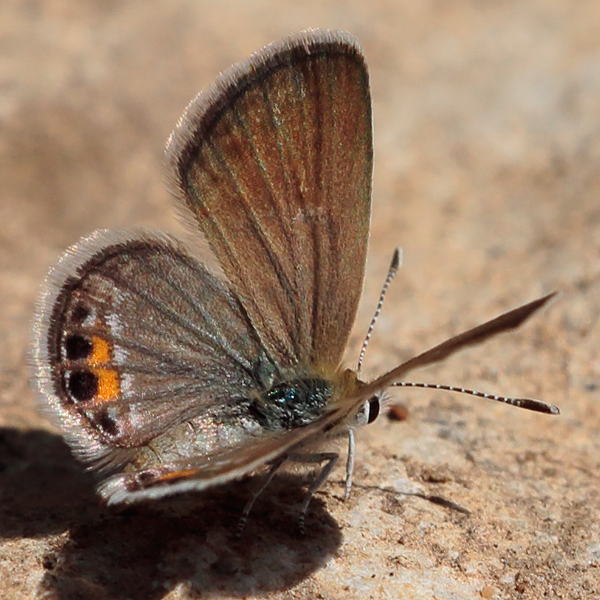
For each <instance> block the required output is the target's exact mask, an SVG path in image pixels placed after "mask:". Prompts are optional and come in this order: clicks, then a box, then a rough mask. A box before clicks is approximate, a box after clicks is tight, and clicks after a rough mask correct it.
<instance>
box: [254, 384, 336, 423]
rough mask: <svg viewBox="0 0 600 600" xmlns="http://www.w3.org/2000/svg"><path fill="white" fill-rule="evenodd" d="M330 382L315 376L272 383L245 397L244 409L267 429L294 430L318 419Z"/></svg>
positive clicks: (330, 390) (329, 392) (329, 393)
mask: <svg viewBox="0 0 600 600" xmlns="http://www.w3.org/2000/svg"><path fill="white" fill-rule="evenodd" d="M332 394H333V389H332V386H331V383H329V382H328V381H326V380H325V379H321V378H318V377H305V378H298V379H293V380H291V381H286V382H283V383H279V384H277V385H274V386H273V387H271V388H270V389H268V390H266V391H264V392H262V393H260V394H257V395H256V397H254V398H251V399H248V400H247V404H246V407H247V410H248V411H249V413H250V414H251V415H252V416H253V417H254V418H255V419H256V420H257V421H258V423H259V424H260V425H261V426H262V427H263V428H265V429H267V430H278V429H295V428H296V427H303V426H305V425H309V424H310V423H312V422H314V421H315V420H316V419H318V418H319V417H320V416H321V415H322V414H323V413H324V410H325V407H326V406H327V404H328V403H329V400H330V399H331V396H332Z"/></svg>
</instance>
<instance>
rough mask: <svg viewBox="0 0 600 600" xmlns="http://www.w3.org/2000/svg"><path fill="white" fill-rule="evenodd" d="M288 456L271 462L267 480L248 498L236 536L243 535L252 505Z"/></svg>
mask: <svg viewBox="0 0 600 600" xmlns="http://www.w3.org/2000/svg"><path fill="white" fill-rule="evenodd" d="M287 458H288V457H287V456H285V455H284V456H280V457H279V458H278V459H277V460H276V461H274V462H273V463H271V468H270V469H269V472H268V473H267V478H266V479H265V482H264V483H263V484H262V485H261V486H260V488H258V490H256V491H255V492H254V494H252V496H251V498H250V500H248V502H247V503H246V506H244V510H243V511H242V516H241V517H240V521H239V523H238V526H237V531H236V537H238V538H239V537H241V535H242V533H243V531H244V527H246V523H247V522H248V517H249V516H250V511H251V510H252V507H253V506H254V503H255V502H256V499H257V498H258V497H259V496H260V495H261V494H262V493H263V492H264V491H265V489H266V487H267V486H268V485H269V483H271V480H272V479H273V477H274V476H275V473H277V471H278V470H279V467H281V465H282V464H283V463H284V462H285V461H286V460H287Z"/></svg>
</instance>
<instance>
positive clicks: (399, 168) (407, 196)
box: [0, 0, 600, 600]
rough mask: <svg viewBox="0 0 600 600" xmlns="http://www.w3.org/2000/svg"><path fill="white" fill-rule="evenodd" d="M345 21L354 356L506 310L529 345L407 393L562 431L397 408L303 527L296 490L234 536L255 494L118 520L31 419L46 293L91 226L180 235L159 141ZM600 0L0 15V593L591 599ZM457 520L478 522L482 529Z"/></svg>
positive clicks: (275, 499)
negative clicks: (302, 41)
mask: <svg viewBox="0 0 600 600" xmlns="http://www.w3.org/2000/svg"><path fill="white" fill-rule="evenodd" d="M310 26H313V27H314V26H318V27H329V28H340V29H346V30H349V31H351V32H352V33H354V34H355V35H357V36H358V37H359V39H360V40H361V42H362V44H363V46H364V48H365V52H366V55H367V58H368V61H369V65H370V68H371V78H372V91H373V97H374V116H375V150H376V161H375V188H374V213H373V221H372V237H371V246H370V253H369V264H368V273H367V281H366V285H365V293H364V297H363V303H362V305H361V309H360V313H359V316H358V319H357V323H356V327H355V332H354V334H353V337H352V344H351V348H349V352H348V362H349V364H353V363H354V362H355V360H356V357H357V353H358V349H359V347H360V344H361V341H362V337H363V335H364V332H365V330H366V327H367V325H368V322H369V319H370V317H371V314H372V312H373V309H374V307H375V305H376V302H377V296H378V294H379V290H380V286H381V283H382V281H383V278H384V277H385V272H386V269H387V266H388V261H389V259H390V257H391V253H392V250H393V248H394V247H395V246H397V245H401V246H402V247H403V249H404V257H405V258H404V265H403V267H402V269H401V271H400V273H399V275H398V277H397V279H396V281H395V282H394V284H393V286H392V288H391V290H390V292H389V295H388V297H387V300H386V305H385V307H384V311H383V314H382V316H381V318H380V320H379V323H378V327H377V329H376V332H375V334H374V336H373V339H372V342H371V345H370V347H369V350H368V353H367V357H366V365H365V374H366V375H369V376H374V375H376V374H378V373H381V372H382V371H383V370H384V369H386V368H390V367H392V366H394V365H395V364H397V363H398V362H399V361H401V360H402V359H405V358H407V357H410V356H411V355H413V354H415V353H417V352H420V351H422V350H424V349H426V348H427V347H429V346H431V345H434V344H436V343H438V342H439V341H442V340H443V339H445V338H446V337H448V336H449V335H451V334H454V333H457V332H459V331H461V330H462V329H466V328H468V327H471V326H473V325H476V324H477V323H479V322H481V321H484V320H486V319H488V318H491V317H493V316H495V315H496V314H498V313H500V312H502V311H504V310H507V309H509V308H511V307H514V306H517V305H519V304H522V303H524V302H526V301H529V300H531V299H533V298H535V297H537V296H540V295H542V294H545V293H548V292H550V291H552V290H559V291H561V292H562V295H561V296H560V297H559V298H558V299H557V300H555V301H554V302H553V303H552V304H551V306H549V307H548V308H547V309H545V310H544V311H543V313H542V314H540V315H539V316H538V317H536V318H535V319H534V320H532V321H531V322H529V323H527V324H526V325H525V326H524V327H523V328H522V329H521V330H519V331H517V332H515V333H513V334H510V335H505V336H503V337H501V338H499V339H496V340H494V341H493V342H490V343H488V344H486V345H485V346H483V347H481V348H478V349H473V350H470V351H468V352H464V353H462V354H460V355H458V356H456V357H453V358H452V359H451V360H448V361H447V362H446V363H444V364H442V365H439V366H437V367H435V368H431V369H429V370H428V371H424V372H423V373H419V374H418V375H416V376H415V377H416V378H418V380H425V381H432V382H439V383H450V384H455V385H460V386H466V387H472V388H476V389H481V390H483V391H488V392H493V393H503V394H512V395H524V396H532V397H537V398H542V399H544V400H546V401H549V402H553V403H555V404H557V405H559V406H560V407H561V409H562V414H561V416H560V417H549V416H545V415H538V414H532V413H527V412H525V411H519V410H517V409H514V408H511V407H506V406H501V405H495V404H492V403H489V402H488V403H486V401H481V400H477V399H474V398H469V397H460V396H452V395H449V394H447V393H444V392H432V391H419V390H414V391H402V392H393V397H394V399H398V400H401V401H402V403H403V404H404V405H405V406H406V407H407V409H408V416H407V419H406V420H404V421H392V420H388V419H386V418H385V417H384V418H380V419H379V420H378V421H376V422H375V423H374V424H373V425H371V426H369V427H368V428H365V429H364V431H362V432H360V434H359V436H358V454H357V467H356V474H355V481H356V486H355V488H354V493H353V496H352V497H351V499H350V500H349V501H348V502H346V503H344V502H342V501H341V495H342V491H343V488H342V486H341V481H342V478H343V470H342V469H338V470H336V471H335V472H334V475H333V477H332V478H331V480H330V482H329V483H327V484H326V485H325V486H324V488H323V490H322V492H320V493H319V494H318V495H317V497H316V499H315V501H314V502H313V504H312V505H311V509H310V511H309V517H308V520H307V534H306V535H305V536H301V535H299V533H298V528H297V521H296V516H295V515H296V511H297V509H298V504H299V502H301V499H302V493H303V491H302V484H303V482H304V479H303V478H302V477H301V474H298V473H294V474H290V475H289V476H282V477H280V478H279V479H277V481H276V482H274V484H273V486H271V487H270V488H269V491H268V492H267V493H265V494H264V495H263V496H261V498H260V499H259V501H258V502H257V505H256V508H255V510H254V512H253V514H252V518H251V520H250V522H249V524H248V526H247V529H246V532H245V535H244V536H243V537H242V539H241V540H239V541H238V540H236V539H235V536H234V532H235V527H236V523H237V519H238V515H239V512H240V510H241V507H243V505H244V503H245V501H246V499H247V498H248V495H249V493H250V492H251V490H252V489H253V483H254V484H255V483H256V482H246V481H245V482H241V483H238V484H235V485H232V486H227V487H225V488H223V489H217V490H215V491H214V492H212V493H208V494H205V495H202V496H199V495H196V496H192V495H190V496H187V497H182V498H175V499H172V500H169V501H168V502H161V503H156V504H155V505H152V506H140V507H137V508H135V509H131V510H128V511H125V512H123V513H115V512H113V511H109V510H107V509H104V508H101V507H99V504H98V501H97V498H96V497H95V495H94V491H93V483H92V480H91V478H90V477H89V476H88V475H86V474H84V473H83V471H82V469H81V467H80V466H79V465H78V464H77V463H76V462H75V461H74V460H73V459H72V458H71V457H70V453H69V451H68V448H67V447H66V445H65V444H64V443H63V442H62V440H61V438H60V436H59V434H58V432H57V431H55V430H53V429H52V428H51V427H50V425H48V424H47V422H46V421H45V419H44V418H43V417H41V416H40V415H39V414H38V412H37V409H36V404H35V400H34V395H33V393H32V392H31V391H30V389H29V387H28V383H27V367H26V352H27V349H28V345H29V340H30V337H31V332H30V329H31V325H30V321H31V315H32V310H33V302H34V298H35V296H36V293H37V290H38V286H39V284H40V283H41V281H42V279H43V277H44V274H45V272H46V271H47V269H48V268H49V266H50V265H52V264H54V262H55V261H56V259H57V257H58V256H59V255H60V253H61V252H62V251H63V250H64V248H66V247H67V246H68V245H70V244H72V243H74V242H75V241H77V239H78V238H79V237H80V236H81V235H83V234H86V233H88V232H90V231H92V230H94V229H97V228H101V227H107V228H122V227H133V226H149V227H156V228H160V229H167V230H169V231H174V232H177V231H180V230H181V228H180V227H179V225H178V224H177V222H176V219H175V217H174V211H173V203H172V201H171V199H170V198H169V195H168V193H167V192H166V191H165V188H164V186H163V184H162V179H163V171H162V169H161V159H162V155H161V149H162V147H163V144H164V141H165V139H166V137H167V135H168V134H169V132H170V129H171V128H172V126H173V125H174V123H175V122H176V120H177V118H178V117H179V114H180V113H181V111H182V109H183V107H184V106H185V105H186V104H187V102H188V101H189V100H190V99H191V98H192V97H193V96H194V95H195V94H196V92H197V91H198V90H199V89H201V88H202V87H204V86H205V85H207V84H208V83H210V82H211V81H212V80H213V79H214V77H215V75H216V74H217V73H218V72H219V71H220V70H222V69H224V68H226V67H227V66H228V65H229V64H231V63H232V62H234V61H236V60H240V59H242V58H245V57H246V56H247V55H248V54H249V53H250V52H252V51H254V50H256V49H257V48H259V47H260V46H262V45H264V44H265V43H268V42H270V41H272V40H274V39H277V38H279V37H282V36H283V35H285V34H287V33H289V32H290V31H294V30H300V29H304V28H306V27H310ZM599 29H600V6H599V5H598V4H597V3H595V2H589V1H588V2H578V3H573V2H571V1H570V0H544V1H542V0H532V1H530V2H526V3H523V2H517V1H511V0H507V1H504V2H461V1H458V0H449V1H445V2H434V1H426V2H422V1H415V0H412V1H411V0H401V1H397V0H393V1H390V0H371V1H369V2H365V1H350V2H346V3H336V2H323V3H322V2H307V3H298V2H294V1H291V0H281V1H278V2H272V1H268V0H267V1H264V2H246V1H243V0H237V1H236V0H232V1H229V2H209V1H201V2H198V1H194V0H177V1H176V2H168V1H167V0H162V1H159V0H131V1H130V2H127V3H120V2H110V1H107V0H103V1H93V0H84V1H82V2H76V3H74V2H68V1H66V0H55V1H54V2H46V3H44V2H35V1H25V0H12V1H10V0H8V1H5V2H4V4H3V8H2V18H1V19H0V31H1V35H0V40H1V41H0V44H1V48H2V56H3V62H2V67H1V71H0V82H1V85H0V128H1V133H0V180H1V181H2V199H1V201H0V222H1V223H2V226H1V228H0V247H1V248H2V251H1V252H0V265H1V266H0V294H1V296H0V335H1V337H2V340H3V343H2V345H1V346H0V597H2V598H11V599H15V600H16V599H21V598H37V597H39V598H49V599H55V598H56V599H61V600H70V599H75V598H95V599H107V600H108V599H119V600H121V599H122V600H125V599H133V600H142V599H162V598H168V599H173V600H175V599H179V598H213V597H220V598H240V597H248V598H252V597H265V598H272V599H284V598H285V599H287V598H290V599H291V598H295V599H316V598H327V599H328V600H336V599H340V600H341V599H348V598H361V599H366V598H374V599H378V600H379V599H385V598H390V599H395V600H397V599H398V598H410V599H412V600H418V599H421V598H423V599H425V598H427V599H429V598H434V597H435V598H438V599H451V598H461V599H462V598H479V597H481V598H494V599H511V600H517V599H519V600H520V599H528V600H529V599H531V600H533V599H536V600H537V599H540V598H546V597H547V598H565V599H571V598H590V599H591V598H598V597H600V583H599V582H600V576H599V573H600V497H599V489H600V486H599V474H600V470H599V466H600V465H599V458H598V457H599V456H600V356H599V349H600V201H599V199H600V167H599V165H600V38H599V37H598V31H599ZM467 511H468V512H467Z"/></svg>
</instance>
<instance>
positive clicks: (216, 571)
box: [0, 429, 341, 600]
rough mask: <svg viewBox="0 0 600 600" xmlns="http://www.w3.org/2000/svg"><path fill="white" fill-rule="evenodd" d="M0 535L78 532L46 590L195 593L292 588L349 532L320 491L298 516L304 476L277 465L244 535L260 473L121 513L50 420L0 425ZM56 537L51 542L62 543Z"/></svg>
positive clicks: (60, 596) (54, 560)
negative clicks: (241, 524)
mask: <svg viewBox="0 0 600 600" xmlns="http://www.w3.org/2000/svg"><path fill="white" fill-rule="evenodd" d="M0 468H1V469H2V471H0V481H1V482H2V483H1V489H0V511H1V513H0V537H3V538H7V537H11V538H17V537H39V536H46V535H49V534H60V533H63V532H68V536H66V541H64V542H63V541H62V536H61V538H60V541H58V540H57V541H56V542H52V543H53V544H54V545H55V547H54V549H52V550H50V551H48V552H47V554H46V556H45V558H44V567H45V569H46V575H45V577H44V578H43V580H42V582H41V584H40V588H39V590H38V594H39V595H40V596H43V597H44V598H56V599H57V600H70V599H71V598H95V599H99V600H102V599H107V600H108V599H109V598H110V599H117V600H119V599H125V598H131V599H133V600H138V599H139V600H142V599H150V600H152V599H154V598H156V599H159V598H162V597H163V596H165V595H166V594H167V593H168V592H169V591H170V590H172V589H174V588H182V590H184V591H185V593H186V595H187V596H188V597H190V598H194V597H197V598H200V597H204V596H205V595H206V594H210V595H212V596H215V595H220V594H222V595H233V596H240V597H243V596H247V595H249V594H252V593H261V592H268V591H273V590H283V589H287V588H289V587H291V586H293V585H295V584H297V583H298V582H299V581H301V580H302V579H304V578H305V577H307V576H308V575H309V574H310V573H312V572H314V571H315V570H317V569H319V568H320V567H321V566H322V565H323V564H324V563H325V562H326V561H327V560H328V559H329V558H330V557H331V556H332V555H333V554H334V553H335V551H336V550H337V548H338V547H339V545H340V543H341V532H340V530H339V527H338V525H337V524H336V522H335V521H334V520H333V518H332V517H331V516H330V515H329V513H328V512H327V511H326V509H325V506H324V504H323V502H322V500H320V499H319V498H315V499H313V501H312V502H311V506H310V509H309V513H308V515H307V521H306V531H307V533H306V535H301V534H300V532H299V527H298V510H299V505H300V502H301V501H302V498H303V493H304V490H305V486H304V485H303V484H304V483H305V480H304V479H303V478H301V477H296V476H289V475H282V476H281V477H277V478H276V480H275V481H273V482H272V484H271V485H270V486H269V488H268V489H267V491H266V492H265V493H264V494H263V495H262V496H261V497H260V498H259V499H258V501H257V503H256V504H255V506H254V508H253V511H252V513H251V515H250V520H249V522H248V524H247V526H246V529H245V531H244V533H243V535H242V536H241V538H239V539H238V538H236V537H235V532H236V528H237V524H238V521H239V517H240V515H241V511H242V509H243V507H244V505H245V503H246V500H247V499H248V498H249V497H250V495H251V493H252V491H253V490H254V489H256V486H260V483H261V478H260V477H254V478H250V479H247V480H243V481H240V482H235V483H232V484H227V485H224V486H220V487H217V488H215V489H214V490H209V491H208V492H205V493H202V494H186V495H182V496H177V497H174V498H168V499H164V500H159V501H156V502H153V503H149V504H140V505H134V506H133V507H130V508H127V509H126V510H124V511H122V512H120V513H115V512H114V511H111V510H109V509H106V508H102V507H100V506H99V504H98V498H97V497H96V496H95V494H94V488H93V478H92V477H91V476H89V475H88V474H86V473H84V472H83V471H82V469H81V466H80V465H79V464H78V463H76V462H75V461H74V459H72V458H71V456H70V454H69V450H68V448H67V447H66V445H65V444H64V443H63V442H62V440H61V439H60V437H58V436H55V435H52V434H50V433H48V432H43V431H34V432H18V431H17V430H8V429H4V430H0ZM52 543H51V544H52Z"/></svg>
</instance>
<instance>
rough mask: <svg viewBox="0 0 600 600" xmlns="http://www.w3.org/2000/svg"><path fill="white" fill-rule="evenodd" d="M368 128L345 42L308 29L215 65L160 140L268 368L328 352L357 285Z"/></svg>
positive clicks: (360, 68) (346, 328)
mask: <svg viewBox="0 0 600 600" xmlns="http://www.w3.org/2000/svg"><path fill="white" fill-rule="evenodd" d="M371 134H372V125H371V100H370V93H369V83H368V73H367V68H366V65H365V61H364V57H363V55H362V52H361V50H360V47H359V45H358V42H357V41H356V40H355V39H354V38H353V37H352V36H350V35H348V34H345V33H341V32H326V31H311V32H304V33H302V34H299V35H295V36H291V37H288V38H285V39H284V40H282V41H280V42H277V43H275V44H273V45H270V46H267V47H266V48H264V49H263V50H261V51H259V52H257V53H255V54H253V55H252V56H251V57H250V58H249V59H248V60H246V61H244V62H242V63H240V64H238V65H235V66H233V67H232V68H230V69H229V70H227V71H226V72H225V73H223V74H222V75H221V77H220V78H219V79H218V80H217V82H216V83H215V84H214V85H213V86H212V87H211V88H209V89H208V90H207V91H206V92H204V93H202V94H200V95H199V96H198V97H197V98H196V99H195V100H194V101H193V102H192V103H191V104H190V106H189V107H188V108H187V110H186V112H185V113H184V115H183V116H182V118H181V120H180V122H179V124H178V126H177V128H176V129H175V131H174V132H173V134H172V135H171V138H170V140H169V143H168V145H167V150H166V153H167V158H168V161H169V163H170V165H171V166H172V169H173V171H174V175H175V183H176V186H177V188H178V193H179V195H180V196H181V197H182V199H183V201H184V202H185V204H186V205H187V207H188V208H189V209H190V210H191V212H192V213H193V215H194V217H195V219H196V220H197V222H198V224H199V226H200V228H201V230H202V231H203V233H204V235H205V236H206V238H207V240H208V242H209V244H210V246H211V247H212V250H213V251H214V253H215V254H216V256H217V258H218V260H219V261H220V263H221V265H222V268H223V270H224V272H225V274H226V276H227V278H228V279H229V281H230V282H231V285H232V288H233V290H234V291H235V293H236V294H237V296H238V297H239V300H240V302H241V304H242V305H243V307H244V309H245V311H246V313H247V314H248V316H249V318H250V320H251V322H252V324H253V326H254V328H255V330H256V331H257V333H258V335H259V337H260V339H261V342H262V344H263V345H264V347H265V349H266V351H267V354H268V355H269V356H270V357H271V359H272V360H273V361H274V362H276V363H277V364H278V365H280V367H283V368H285V367H288V366H293V365H295V364H298V363H300V364H301V365H306V366H308V365H311V364H314V363H319V364H325V365H329V366H337V365H338V364H339V361H340V359H341V356H342V353H343V351H344V348H345V346H346V342H347V339H348V335H349V332H350V329H351V327H352V323H353V321H354V317H355V314H356V309H357V305H358V301H359V298H360V294H361V289H362V281H363V274H364V265H365V256H366V249H367V242H368V234H369V221H370V206H371V204H370V194H371V175H372V135H371Z"/></svg>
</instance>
